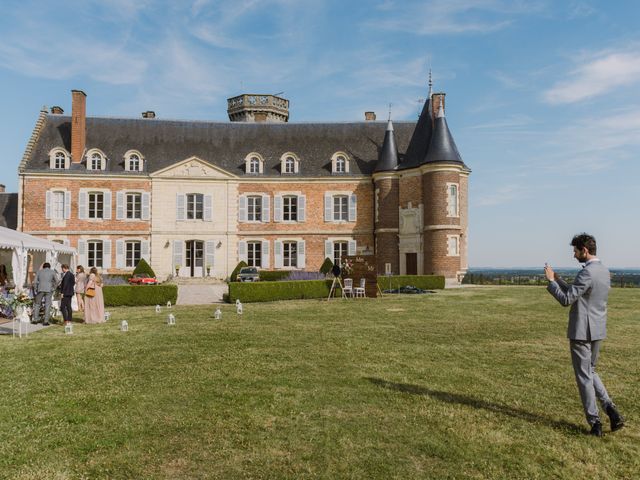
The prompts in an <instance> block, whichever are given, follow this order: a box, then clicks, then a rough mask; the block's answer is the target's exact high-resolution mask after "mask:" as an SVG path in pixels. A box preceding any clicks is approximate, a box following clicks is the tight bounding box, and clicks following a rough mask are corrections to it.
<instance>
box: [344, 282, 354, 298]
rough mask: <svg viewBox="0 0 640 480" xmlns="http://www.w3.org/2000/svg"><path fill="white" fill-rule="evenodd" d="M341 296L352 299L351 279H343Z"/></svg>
mask: <svg viewBox="0 0 640 480" xmlns="http://www.w3.org/2000/svg"><path fill="white" fill-rule="evenodd" d="M342 296H343V297H344V296H347V297H353V278H345V279H344V287H342Z"/></svg>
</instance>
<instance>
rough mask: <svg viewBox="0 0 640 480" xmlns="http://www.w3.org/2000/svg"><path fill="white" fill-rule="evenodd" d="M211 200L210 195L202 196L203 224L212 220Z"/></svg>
mask: <svg viewBox="0 0 640 480" xmlns="http://www.w3.org/2000/svg"><path fill="white" fill-rule="evenodd" d="M212 209H213V198H212V197H211V195H205V196H204V214H203V220H204V221H205V222H211V221H212V220H213V212H212Z"/></svg>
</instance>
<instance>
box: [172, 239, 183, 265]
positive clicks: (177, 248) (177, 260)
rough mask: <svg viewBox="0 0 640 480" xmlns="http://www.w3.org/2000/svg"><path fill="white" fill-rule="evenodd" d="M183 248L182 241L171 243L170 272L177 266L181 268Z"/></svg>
mask: <svg viewBox="0 0 640 480" xmlns="http://www.w3.org/2000/svg"><path fill="white" fill-rule="evenodd" d="M183 247H184V242H183V241H182V240H174V241H173V265H171V270H172V271H173V270H174V269H175V268H176V265H178V268H180V267H181V266H182V263H183V262H182V249H183Z"/></svg>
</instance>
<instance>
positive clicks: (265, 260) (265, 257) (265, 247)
mask: <svg viewBox="0 0 640 480" xmlns="http://www.w3.org/2000/svg"><path fill="white" fill-rule="evenodd" d="M261 268H263V269H268V268H269V241H268V240H263V241H262V267H261Z"/></svg>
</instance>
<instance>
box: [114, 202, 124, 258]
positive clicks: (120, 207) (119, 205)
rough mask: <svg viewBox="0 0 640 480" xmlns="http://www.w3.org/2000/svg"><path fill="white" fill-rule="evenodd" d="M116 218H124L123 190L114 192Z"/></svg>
mask: <svg viewBox="0 0 640 480" xmlns="http://www.w3.org/2000/svg"><path fill="white" fill-rule="evenodd" d="M116 220H124V192H116ZM116 250H117V248H116ZM123 268H124V267H123Z"/></svg>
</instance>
